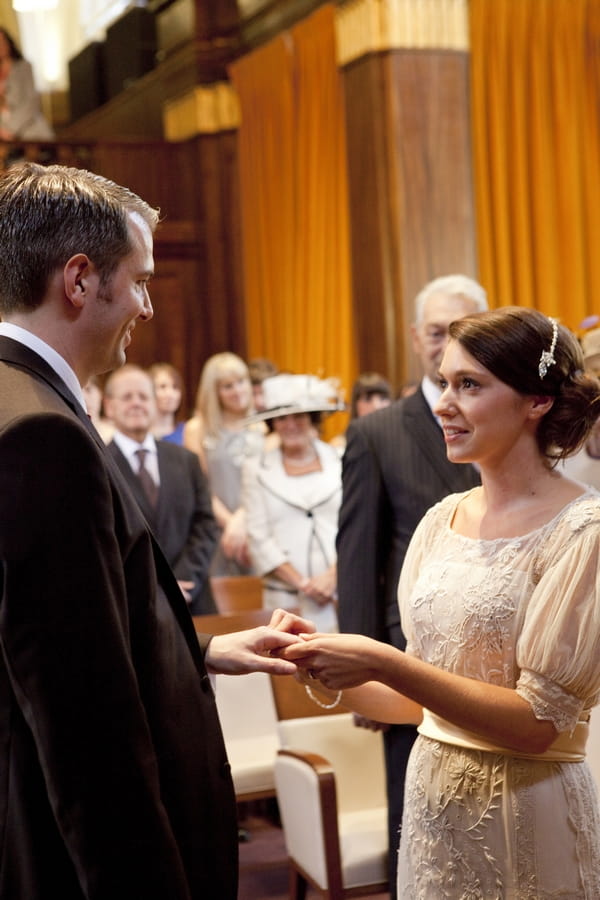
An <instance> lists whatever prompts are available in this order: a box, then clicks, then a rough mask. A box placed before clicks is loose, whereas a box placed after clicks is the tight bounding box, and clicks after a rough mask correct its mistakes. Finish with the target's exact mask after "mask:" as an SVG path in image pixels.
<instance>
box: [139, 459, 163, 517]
mask: <svg viewBox="0 0 600 900" xmlns="http://www.w3.org/2000/svg"><path fill="white" fill-rule="evenodd" d="M135 455H136V456H137V458H138V459H139V461H140V465H139V468H138V472H137V476H138V478H139V479H140V483H141V485H142V487H143V489H144V493H145V495H146V497H147V498H148V501H149V503H150V506H152V508H154V507H155V506H156V503H157V501H158V487H157V485H156V484H155V482H154V479H153V478H152V475H151V474H150V472H149V471H148V469H147V468H146V456H147V455H148V451H147V450H144V449H140V450H136V451H135Z"/></svg>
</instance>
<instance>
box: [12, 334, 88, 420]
mask: <svg viewBox="0 0 600 900" xmlns="http://www.w3.org/2000/svg"><path fill="white" fill-rule="evenodd" d="M0 335H4V337H8V338H12V340H13V341H18V343H19V344H23V345H24V346H25V347H29V349H30V350H33V352H34V353H37V355H38V356H41V357H42V359H43V360H44V362H47V363H48V365H49V366H50V368H51V369H53V370H54V371H55V372H56V374H57V375H58V377H59V378H61V379H62V381H64V383H65V384H66V386H67V387H68V388H69V390H70V391H71V393H72V394H73V395H74V397H75V398H76V400H78V401H79V403H80V404H81V406H82V407H83V409H86V406H85V399H84V396H83V391H82V389H81V385H80V384H79V380H78V378H77V375H76V374H75V372H74V371H73V369H72V368H71V366H70V365H69V363H68V362H67V361H66V359H65V358H64V357H63V356H61V355H60V353H57V352H56V350H55V349H54V348H53V347H51V346H50V344H47V343H46V342H45V341H43V340H42V339H41V338H39V337H37V335H35V334H32V332H31V331H27V329H26V328H21V326H20V325H14V324H13V323H12V322H0ZM86 412H87V410H86Z"/></svg>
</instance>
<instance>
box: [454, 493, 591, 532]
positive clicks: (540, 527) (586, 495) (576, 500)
mask: <svg viewBox="0 0 600 900" xmlns="http://www.w3.org/2000/svg"><path fill="white" fill-rule="evenodd" d="M475 490H477V488H471V490H470V491H467V492H466V493H465V494H459V495H458V496H457V497H456V499H455V502H454V503H453V504H452V506H451V508H450V510H449V513H448V517H447V519H446V528H447V530H448V531H449V532H450V534H452V535H454V537H457V538H460V539H461V540H462V541H467V542H470V543H475V544H488V545H490V546H491V545H492V544H510V543H511V542H512V541H524V540H527V539H528V538H531V537H534V536H535V535H537V534H540V532H542V531H544V530H545V529H547V528H549V527H552V526H554V524H555V523H556V522H557V521H558V520H559V519H561V518H562V517H563V516H564V515H565V513H566V512H567V511H568V510H569V509H570V508H571V507H572V506H574V505H575V504H576V503H581V501H582V500H586V499H589V498H590V497H594V496H596V497H600V493H599V492H598V491H597V490H596V489H595V488H593V487H589V486H588V487H586V488H585V490H584V491H582V493H581V494H579V495H578V496H577V497H573V499H572V500H569V502H568V503H565V505H564V506H563V507H561V509H559V510H558V512H557V513H556V515H554V516H552V518H551V519H548V521H547V522H543V523H542V524H541V525H538V527H537V528H532V529H531V531H526V532H524V533H523V534H514V535H512V536H511V537H497V538H474V537H469V536H468V535H466V534H461V533H460V531H455V530H454V528H453V527H452V520H453V519H454V515H455V513H456V510H457V509H458V505H459V503H460V502H461V501H462V500H464V498H465V497H466V496H467V495H468V494H471V493H472V492H473V491H475Z"/></svg>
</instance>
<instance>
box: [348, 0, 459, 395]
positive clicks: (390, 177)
mask: <svg viewBox="0 0 600 900" xmlns="http://www.w3.org/2000/svg"><path fill="white" fill-rule="evenodd" d="M434 11H435V14H436V15H435V19H433V17H432V13H433V12H434ZM467 45H468V35H467V3H466V0H441V2H440V3H439V4H435V10H434V6H432V4H431V3H427V2H424V0H353V2H351V3H347V4H343V5H342V7H340V9H339V11H338V53H339V57H340V63H341V64H342V65H343V67H344V74H345V79H344V80H345V94H346V117H347V129H348V140H347V145H348V154H349V182H350V184H349V190H350V207H351V223H352V251H353V252H352V260H353V289H354V302H355V316H356V323H357V333H358V344H359V368H360V369H361V370H363V371H364V370H367V369H375V370H379V371H381V372H383V373H384V374H387V375H388V377H389V378H390V379H391V380H392V382H393V383H394V384H395V385H397V386H399V385H400V384H402V383H403V382H405V381H406V380H412V379H415V378H416V377H420V371H419V368H418V365H417V363H416V361H415V359H414V357H413V354H412V347H411V342H410V334H409V326H410V324H411V322H412V320H413V308H414V307H413V300H414V297H415V295H416V294H417V292H418V291H419V290H420V288H421V287H422V286H423V285H424V284H425V283H426V282H427V281H429V280H431V279H432V278H435V277H437V276H438V275H443V274H449V273H451V272H463V273H465V274H467V275H471V276H475V277H476V248H475V219H474V204H473V188H472V178H471V137H470V121H469V119H470V111H469V55H468V46H467Z"/></svg>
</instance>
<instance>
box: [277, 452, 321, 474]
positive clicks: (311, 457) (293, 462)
mask: <svg viewBox="0 0 600 900" xmlns="http://www.w3.org/2000/svg"><path fill="white" fill-rule="evenodd" d="M282 456H283V462H284V464H285V465H286V466H290V467H291V468H292V469H293V468H296V469H301V468H303V467H304V466H309V465H310V464H311V463H314V462H316V461H317V460H318V458H319V457H318V455H317V452H316V450H315V449H314V448H312V449H311V453H310V454H307V455H306V456H302V457H300V458H299V459H296V458H295V457H293V456H286V455H285V453H283V454H282Z"/></svg>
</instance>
